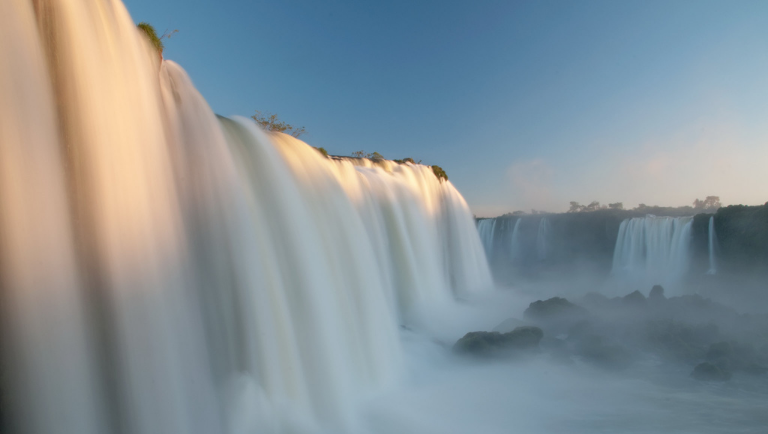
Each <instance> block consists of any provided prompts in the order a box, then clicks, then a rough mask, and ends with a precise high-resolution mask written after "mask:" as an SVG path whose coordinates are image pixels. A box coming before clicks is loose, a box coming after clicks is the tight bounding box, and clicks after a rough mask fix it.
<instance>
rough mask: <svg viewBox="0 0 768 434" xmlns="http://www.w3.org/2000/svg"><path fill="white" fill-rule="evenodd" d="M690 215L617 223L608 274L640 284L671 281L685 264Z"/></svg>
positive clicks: (668, 282)
mask: <svg viewBox="0 0 768 434" xmlns="http://www.w3.org/2000/svg"><path fill="white" fill-rule="evenodd" d="M692 224H693V218H692V217H656V216H652V215H649V216H646V217H636V218H631V219H626V220H624V221H623V222H621V225H620V226H619V234H618V238H617V239H616V248H615V250H614V254H613V268H612V274H613V275H614V276H616V277H618V278H620V279H622V280H625V281H627V282H629V283H632V284H635V285H637V286H638V287H640V288H645V287H649V285H653V284H657V283H660V284H666V285H674V284H676V283H677V282H679V281H680V279H681V278H682V277H683V276H684V275H685V274H686V272H687V271H688V266H689V258H690V244H691V226H692Z"/></svg>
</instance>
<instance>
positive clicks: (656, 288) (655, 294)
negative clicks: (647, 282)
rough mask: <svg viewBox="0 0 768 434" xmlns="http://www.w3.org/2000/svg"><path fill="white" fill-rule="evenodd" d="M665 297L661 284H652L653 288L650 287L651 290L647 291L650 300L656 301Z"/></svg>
mask: <svg viewBox="0 0 768 434" xmlns="http://www.w3.org/2000/svg"><path fill="white" fill-rule="evenodd" d="M666 299H667V297H665V296H664V287H663V286H661V285H653V288H651V292H650V293H648V300H649V301H651V300H653V301H658V300H666Z"/></svg>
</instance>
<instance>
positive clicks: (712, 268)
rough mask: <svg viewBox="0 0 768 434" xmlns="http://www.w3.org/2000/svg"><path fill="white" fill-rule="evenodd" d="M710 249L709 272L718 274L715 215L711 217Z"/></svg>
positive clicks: (708, 240) (708, 245) (708, 243)
mask: <svg viewBox="0 0 768 434" xmlns="http://www.w3.org/2000/svg"><path fill="white" fill-rule="evenodd" d="M707 247H708V250H709V269H708V270H707V274H717V257H716V255H717V233H716V232H715V217H714V216H712V217H710V218H709V236H708V239H707Z"/></svg>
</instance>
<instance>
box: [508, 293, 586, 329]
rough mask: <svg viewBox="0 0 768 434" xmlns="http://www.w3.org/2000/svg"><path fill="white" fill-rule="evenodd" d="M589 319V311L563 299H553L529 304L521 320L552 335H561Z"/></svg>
mask: <svg viewBox="0 0 768 434" xmlns="http://www.w3.org/2000/svg"><path fill="white" fill-rule="evenodd" d="M588 317H589V311H587V310H586V309H584V308H583V307H581V306H578V305H575V304H573V303H571V302H570V301H568V300H566V299H565V298H561V297H553V298H550V299H548V300H543V301H542V300H538V301H535V302H533V303H531V304H530V305H529V306H528V309H526V310H525V312H523V318H525V319H526V320H527V321H531V322H532V323H534V324H536V325H540V326H542V327H543V328H545V329H547V330H551V331H553V332H554V333H553V334H558V333H563V332H565V331H567V330H568V329H569V328H571V327H572V326H573V325H574V324H577V323H580V322H582V321H584V320H586V319H587V318H588Z"/></svg>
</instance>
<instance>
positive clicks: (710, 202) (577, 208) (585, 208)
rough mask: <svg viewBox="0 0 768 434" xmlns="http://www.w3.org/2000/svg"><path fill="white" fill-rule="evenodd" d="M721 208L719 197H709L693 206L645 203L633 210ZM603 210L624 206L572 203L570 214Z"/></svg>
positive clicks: (705, 209) (704, 210) (652, 211)
mask: <svg viewBox="0 0 768 434" xmlns="http://www.w3.org/2000/svg"><path fill="white" fill-rule="evenodd" d="M720 207H721V204H720V197H719V196H707V197H706V199H704V200H701V199H696V200H694V201H693V206H679V207H662V206H656V205H652V206H649V205H646V204H644V203H641V204H639V205H638V206H637V207H635V208H633V209H632V211H638V212H645V213H654V212H658V213H659V214H662V213H670V212H672V213H676V214H677V213H695V212H715V211H717V210H718V209H719V208H720ZM601 209H613V210H623V209H624V204H623V203H622V202H616V203H609V204H608V205H600V202H598V201H592V202H591V203H590V204H589V205H581V204H579V203H578V202H571V203H570V208H569V209H568V212H590V211H598V210H601Z"/></svg>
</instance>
